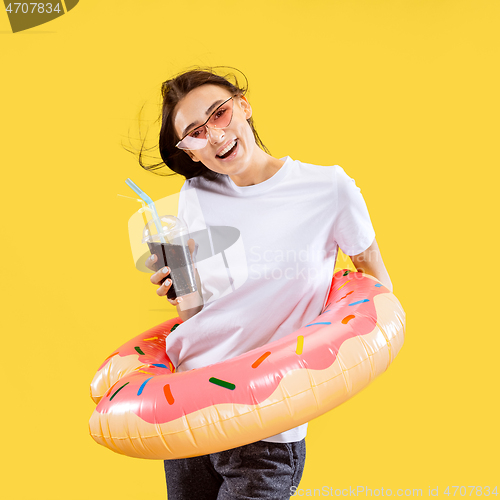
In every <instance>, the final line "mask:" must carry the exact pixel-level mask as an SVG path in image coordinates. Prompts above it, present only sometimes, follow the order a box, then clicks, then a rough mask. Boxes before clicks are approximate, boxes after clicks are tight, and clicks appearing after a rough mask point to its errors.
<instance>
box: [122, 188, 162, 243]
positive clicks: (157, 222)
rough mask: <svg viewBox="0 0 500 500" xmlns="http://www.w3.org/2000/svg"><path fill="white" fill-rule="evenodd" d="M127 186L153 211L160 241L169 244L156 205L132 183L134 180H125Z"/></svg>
mask: <svg viewBox="0 0 500 500" xmlns="http://www.w3.org/2000/svg"><path fill="white" fill-rule="evenodd" d="M125 184H127V186H128V187H129V188H131V189H132V190H133V191H134V192H135V193H136V194H137V195H139V197H140V198H141V199H142V200H144V201H145V202H146V203H147V204H148V206H149V207H150V209H151V215H152V216H153V221H154V223H155V226H156V230H157V231H158V235H159V237H160V241H161V242H162V243H168V241H165V238H164V236H163V232H162V226H161V222H160V217H158V212H157V211H156V207H155V204H154V202H153V200H152V199H151V198H150V197H149V196H148V195H147V194H146V193H145V192H144V191H143V190H142V189H140V188H139V186H137V185H136V184H134V182H133V181H132V179H126V180H125Z"/></svg>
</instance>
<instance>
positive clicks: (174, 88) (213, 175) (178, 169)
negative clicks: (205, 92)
mask: <svg viewBox="0 0 500 500" xmlns="http://www.w3.org/2000/svg"><path fill="white" fill-rule="evenodd" d="M217 67H219V66H215V67H214V68H210V67H208V68H201V67H199V66H197V67H195V69H191V70H187V71H185V72H183V73H180V74H178V75H176V76H175V77H173V78H171V79H170V80H167V81H166V82H163V84H162V87H161V95H162V99H163V104H162V110H161V116H160V118H161V129H160V138H159V149H160V156H161V158H162V160H163V161H162V162H160V163H155V164H153V165H145V164H144V162H143V160H142V156H143V150H145V149H148V148H144V143H143V145H142V146H141V150H140V152H139V164H140V165H141V167H142V168H144V169H145V170H148V171H152V172H153V173H156V172H154V171H155V170H158V169H159V168H162V167H163V166H164V165H166V166H167V167H168V168H170V170H173V171H174V172H175V173H177V174H180V175H182V176H184V177H185V178H186V179H191V178H192V177H198V176H201V177H204V178H206V179H208V180H216V179H217V178H218V177H219V176H220V175H222V174H219V173H217V172H214V171H213V170H210V169H209V168H207V167H206V166H205V165H203V163H201V162H195V161H193V160H192V159H191V158H190V157H189V156H188V155H187V154H186V153H185V152H184V151H182V150H181V149H179V148H176V147H175V145H176V144H177V142H178V141H179V140H180V137H178V136H177V133H176V131H175V129H174V125H173V123H172V111H173V110H174V109H175V106H176V105H177V104H178V103H179V101H180V100H181V99H183V98H184V97H185V96H186V95H187V94H188V93H189V92H191V90H193V89H195V88H197V87H200V86H201V85H206V84H211V85H219V86H220V87H223V88H225V89H227V90H228V91H229V92H230V93H231V94H233V95H234V94H236V95H238V96H243V95H245V94H246V93H247V91H248V80H247V78H246V77H245V75H243V76H244V77H245V80H246V82H247V85H246V86H243V87H240V86H239V85H238V80H237V78H236V76H235V75H234V74H231V73H230V74H228V75H226V76H224V77H222V76H219V75H218V74H216V73H215V71H214V69H215V68H217ZM222 67H228V66H222ZM231 69H236V68H231ZM236 71H238V70H236ZM240 73H241V72H240ZM242 74H243V73H242ZM231 76H232V77H233V78H234V81H235V84H233V83H231V82H230V81H229V80H228V77H231ZM247 122H248V124H249V125H250V128H251V129H252V132H253V134H254V136H255V142H256V144H257V145H258V146H259V147H260V148H261V149H263V150H264V151H266V152H267V153H268V154H270V152H269V150H268V149H267V148H266V146H264V144H263V143H262V141H261V140H260V137H259V134H258V133H257V130H255V126H254V123H253V117H250V118H249V119H248V120H247ZM158 175H162V174H158ZM169 175H173V174H169Z"/></svg>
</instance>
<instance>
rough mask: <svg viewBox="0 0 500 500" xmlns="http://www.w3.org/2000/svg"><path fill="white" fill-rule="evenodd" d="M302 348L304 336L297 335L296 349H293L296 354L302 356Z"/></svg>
mask: <svg viewBox="0 0 500 500" xmlns="http://www.w3.org/2000/svg"><path fill="white" fill-rule="evenodd" d="M303 348H304V336H303V335H299V336H298V337H297V349H295V352H296V353H297V354H302V349H303Z"/></svg>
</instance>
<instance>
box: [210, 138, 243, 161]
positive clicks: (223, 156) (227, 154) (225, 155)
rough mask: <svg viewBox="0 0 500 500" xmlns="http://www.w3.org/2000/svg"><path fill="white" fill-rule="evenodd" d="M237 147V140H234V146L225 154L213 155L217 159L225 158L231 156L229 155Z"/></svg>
mask: <svg viewBox="0 0 500 500" xmlns="http://www.w3.org/2000/svg"><path fill="white" fill-rule="evenodd" d="M237 145H238V139H235V140H234V146H233V147H232V148H231V149H230V150H229V151H228V152H227V153H226V154H223V155H222V156H219V155H215V156H217V158H222V159H224V158H227V157H228V156H229V155H231V153H232V152H233V151H234V149H235V148H236V146H237Z"/></svg>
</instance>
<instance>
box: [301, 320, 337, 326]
mask: <svg viewBox="0 0 500 500" xmlns="http://www.w3.org/2000/svg"><path fill="white" fill-rule="evenodd" d="M331 324H332V323H331V322H330V321H320V322H319V323H311V324H310V325H306V326H314V325H331Z"/></svg>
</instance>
